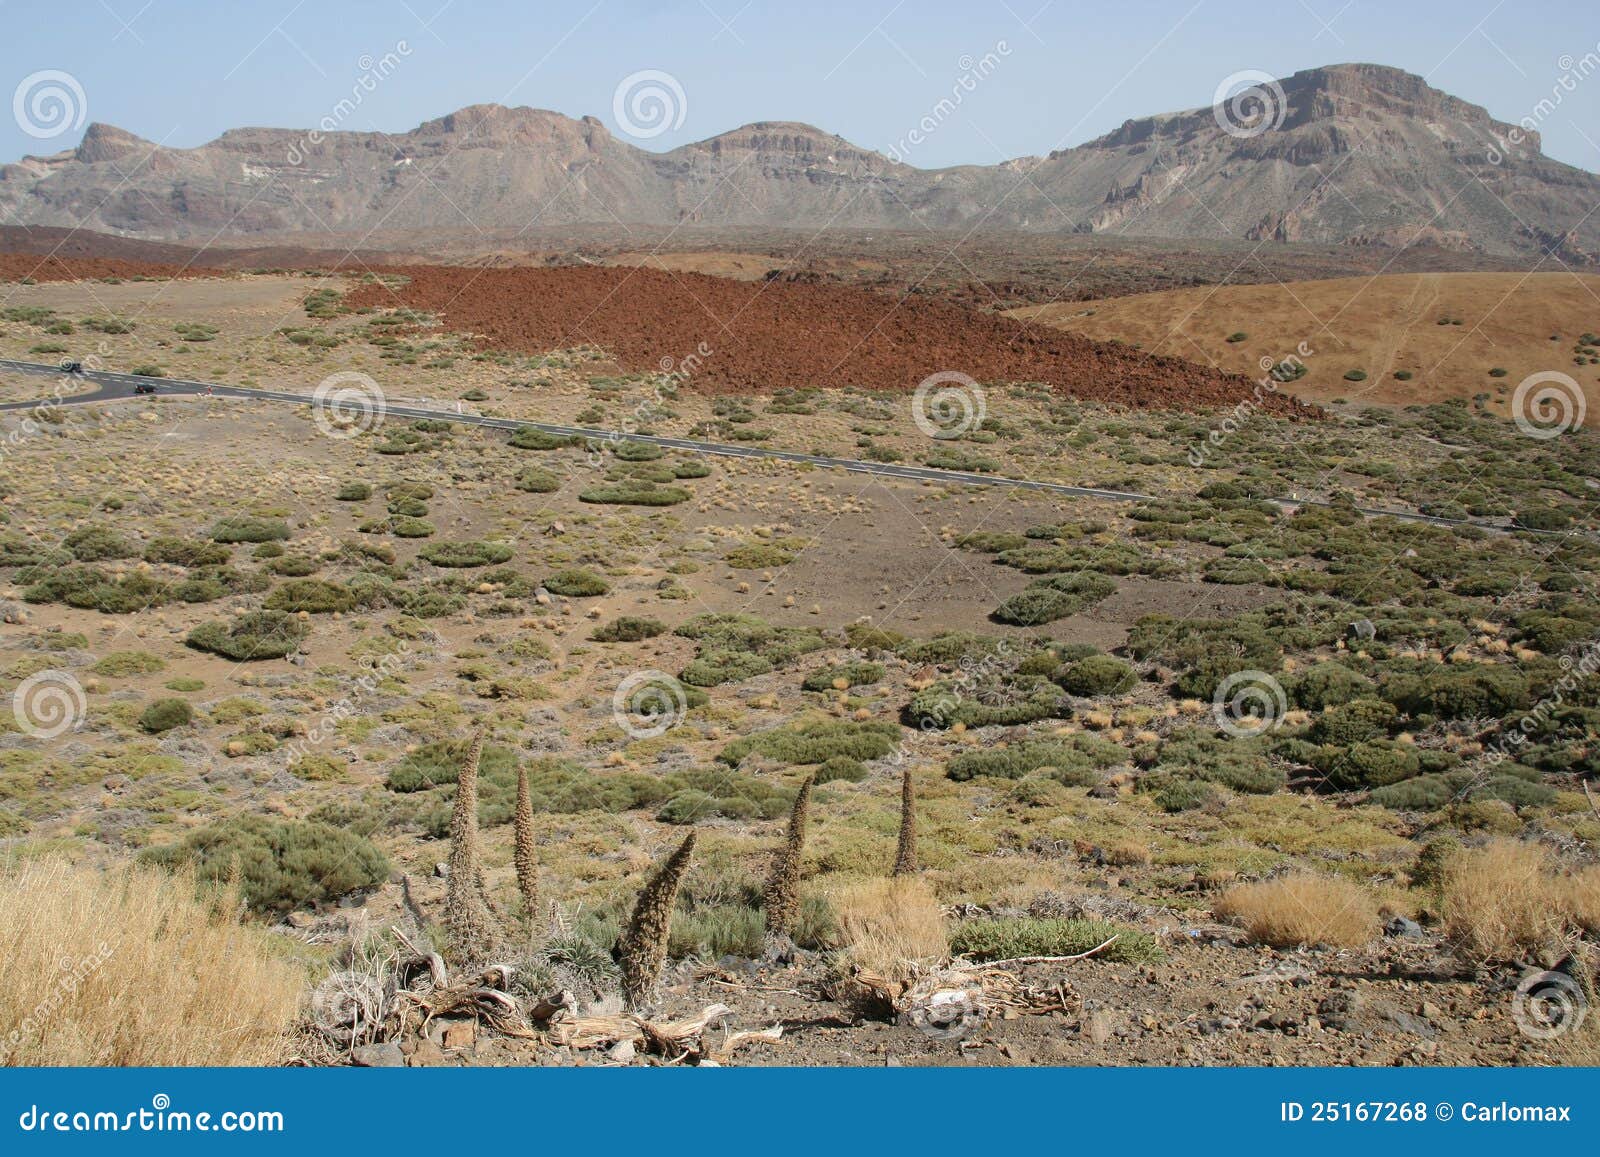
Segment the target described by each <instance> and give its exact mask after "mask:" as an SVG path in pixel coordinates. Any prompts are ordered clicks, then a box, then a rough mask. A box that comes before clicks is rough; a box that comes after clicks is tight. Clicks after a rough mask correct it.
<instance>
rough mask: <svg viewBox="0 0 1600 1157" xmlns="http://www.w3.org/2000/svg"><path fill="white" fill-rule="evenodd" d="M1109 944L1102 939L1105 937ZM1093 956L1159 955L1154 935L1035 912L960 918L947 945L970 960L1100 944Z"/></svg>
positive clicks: (1143, 958)
mask: <svg viewBox="0 0 1600 1157" xmlns="http://www.w3.org/2000/svg"><path fill="white" fill-rule="evenodd" d="M1108 940H1109V941H1111V943H1110V944H1106V942H1107V941H1108ZM1101 945H1106V946H1105V947H1104V948H1101V950H1100V951H1099V952H1097V953H1096V954H1095V959H1097V960H1109V961H1115V962H1117V963H1121V964H1144V963H1148V962H1150V961H1154V960H1160V959H1161V956H1162V953H1161V948H1160V946H1159V945H1158V944H1157V943H1156V939H1155V937H1154V936H1151V935H1150V934H1149V933H1148V932H1141V931H1139V930H1138V929H1135V928H1126V927H1123V926H1120V925H1117V924H1108V923H1105V922H1104V921H1100V920H1062V919H1050V918H1039V917H1034V916H1011V917H1004V918H999V919H978V920H962V921H961V922H959V923H958V924H956V926H955V928H954V929H953V930H952V931H951V933H950V951H951V952H952V953H953V954H954V955H956V956H970V957H971V958H972V959H974V960H980V961H981V960H1013V959H1015V958H1017V957H1019V956H1073V955H1076V954H1077V953H1080V952H1088V951H1089V950H1090V949H1092V948H1100V946H1101Z"/></svg>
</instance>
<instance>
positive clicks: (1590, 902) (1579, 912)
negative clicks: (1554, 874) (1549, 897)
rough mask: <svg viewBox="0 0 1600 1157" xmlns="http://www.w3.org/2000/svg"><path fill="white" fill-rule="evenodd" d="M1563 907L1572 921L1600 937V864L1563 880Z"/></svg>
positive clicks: (1592, 934)
mask: <svg viewBox="0 0 1600 1157" xmlns="http://www.w3.org/2000/svg"><path fill="white" fill-rule="evenodd" d="M1562 892H1563V901H1564V902H1563V905H1562V906H1563V907H1564V908H1566V910H1567V914H1568V915H1569V916H1571V917H1572V922H1573V923H1574V924H1576V925H1577V926H1578V927H1580V928H1582V929H1583V930H1584V931H1585V932H1587V933H1588V934H1589V935H1590V936H1593V937H1597V938H1600V866H1596V865H1591V866H1589V867H1587V868H1583V869H1581V870H1580V871H1577V872H1574V873H1573V874H1572V875H1571V876H1569V877H1567V878H1566V879H1565V880H1563V881H1562Z"/></svg>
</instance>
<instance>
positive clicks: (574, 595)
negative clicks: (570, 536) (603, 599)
mask: <svg viewBox="0 0 1600 1157" xmlns="http://www.w3.org/2000/svg"><path fill="white" fill-rule="evenodd" d="M544 589H545V590H547V591H549V592H550V593H551V594H553V595H562V596H564V597H566V598H571V599H584V598H595V597H597V596H599V595H603V594H608V593H610V591H611V584H610V583H608V582H606V580H605V579H603V578H601V577H600V576H599V575H597V574H595V573H594V572H593V571H588V570H583V569H581V568H577V567H574V568H571V569H569V570H562V571H557V572H556V573H555V574H553V575H551V576H550V577H549V578H547V579H545V580H544Z"/></svg>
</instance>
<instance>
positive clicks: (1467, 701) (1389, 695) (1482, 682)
mask: <svg viewBox="0 0 1600 1157" xmlns="http://www.w3.org/2000/svg"><path fill="white" fill-rule="evenodd" d="M1379 690H1380V693H1381V694H1382V695H1383V697H1384V698H1385V699H1387V700H1388V701H1389V702H1390V703H1393V704H1394V705H1395V706H1396V707H1398V708H1400V710H1402V711H1404V712H1405V713H1406V714H1408V715H1423V714H1427V715H1436V716H1438V717H1439V718H1441V719H1467V718H1483V717H1499V716H1502V715H1507V714H1510V713H1511V712H1513V711H1521V710H1523V709H1524V708H1526V707H1527V706H1528V703H1529V694H1528V680H1527V677H1526V676H1524V675H1523V674H1522V673H1521V672H1520V671H1518V670H1517V669H1516V668H1514V667H1511V666H1506V665H1495V666H1485V665H1481V664H1476V663H1474V664H1472V665H1470V666H1464V667H1457V666H1450V667H1441V668H1438V669H1432V670H1430V669H1418V670H1415V671H1413V672H1411V673H1406V674H1396V675H1392V676H1391V677H1390V678H1389V679H1388V680H1387V681H1385V682H1384V683H1383V685H1382V686H1381V687H1380V689H1379Z"/></svg>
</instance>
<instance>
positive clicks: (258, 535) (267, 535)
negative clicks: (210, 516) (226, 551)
mask: <svg viewBox="0 0 1600 1157" xmlns="http://www.w3.org/2000/svg"><path fill="white" fill-rule="evenodd" d="M288 537H289V524H288V523H287V522H285V521H284V520H283V519H281V518H252V517H250V516H249V515H244V514H239V515H229V516H228V517H226V518H220V519H218V520H217V522H216V524H215V525H214V526H212V528H211V540H212V541H213V542H230V543H231V542H271V541H274V540H280V541H281V540H283V539H286V538H288Z"/></svg>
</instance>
